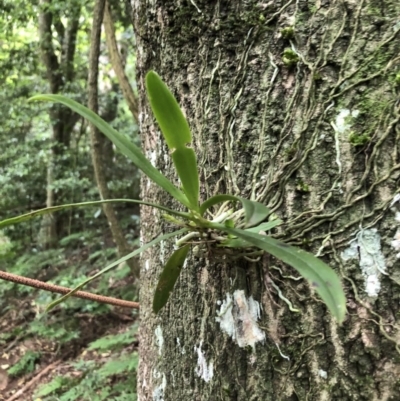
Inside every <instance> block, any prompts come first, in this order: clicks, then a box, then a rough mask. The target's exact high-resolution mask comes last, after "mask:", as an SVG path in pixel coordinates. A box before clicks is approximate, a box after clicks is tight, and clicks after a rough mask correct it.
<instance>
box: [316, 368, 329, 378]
mask: <svg viewBox="0 0 400 401" xmlns="http://www.w3.org/2000/svg"><path fill="white" fill-rule="evenodd" d="M318 375H319V376H320V377H322V378H323V379H327V378H328V372H326V371H325V370H323V369H319V370H318Z"/></svg>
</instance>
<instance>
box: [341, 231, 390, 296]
mask: <svg viewBox="0 0 400 401" xmlns="http://www.w3.org/2000/svg"><path fill="white" fill-rule="evenodd" d="M341 257H342V259H343V260H349V259H358V260H359V264H360V269H361V271H362V273H363V276H364V278H365V292H366V293H367V294H368V296H370V297H377V296H378V294H379V291H380V289H381V283H380V281H379V277H380V275H381V274H386V263H385V257H384V256H383V253H382V251H381V236H380V235H379V234H378V232H377V230H376V229H375V228H373V229H368V230H363V229H361V230H360V231H359V232H358V233H357V235H356V239H355V240H353V241H352V242H351V244H350V246H349V247H348V248H347V249H345V250H344V251H343V252H342V254H341Z"/></svg>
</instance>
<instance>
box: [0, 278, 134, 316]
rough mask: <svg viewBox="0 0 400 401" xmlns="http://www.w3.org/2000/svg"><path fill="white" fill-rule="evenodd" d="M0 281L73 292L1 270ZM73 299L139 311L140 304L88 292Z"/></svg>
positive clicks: (80, 293) (78, 293)
mask: <svg viewBox="0 0 400 401" xmlns="http://www.w3.org/2000/svg"><path fill="white" fill-rule="evenodd" d="M0 279H3V280H6V281H12V282H13V283H17V284H23V285H27V286H28V287H34V288H39V289H40V290H45V291H50V292H55V293H57V294H63V295H65V294H68V293H69V292H71V291H72V290H71V289H70V288H67V287H61V286H60V285H55V284H50V283H45V282H43V281H39V280H35V279H32V278H27V277H23V276H18V275H17V274H13V273H8V272H4V271H2V270H0ZM72 296H73V297H77V298H83V299H89V300H90V301H96V302H100V303H103V304H109V305H115V306H122V307H124V308H131V309H139V303H138V302H132V301H124V300H122V299H118V298H112V297H106V296H104V295H97V294H92V293H90V292H86V291H76V292H75V293H73V294H72Z"/></svg>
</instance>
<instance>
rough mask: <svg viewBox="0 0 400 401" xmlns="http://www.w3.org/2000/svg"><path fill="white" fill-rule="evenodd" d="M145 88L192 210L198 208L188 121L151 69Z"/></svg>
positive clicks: (194, 163) (197, 192) (197, 177)
mask: <svg viewBox="0 0 400 401" xmlns="http://www.w3.org/2000/svg"><path fill="white" fill-rule="evenodd" d="M146 90H147V95H148V98H149V102H150V106H151V109H152V110H153V113H154V116H155V118H156V120H157V123H158V125H159V126H160V129H161V132H162V134H163V136H164V139H165V141H166V142H167V145H168V148H169V149H170V151H171V156H172V160H173V162H174V165H175V168H176V172H177V174H178V177H179V179H180V180H181V183H182V187H183V191H184V192H185V194H186V196H187V198H188V199H189V201H190V204H191V208H192V210H198V208H199V206H198V202H199V200H198V199H199V175H198V172H197V161H196V154H195V153H194V151H193V149H191V148H189V147H187V145H188V144H190V143H191V142H192V134H191V132H190V128H189V124H188V122H187V120H186V118H185V116H184V115H183V113H182V110H181V109H180V107H179V104H178V102H177V101H176V99H175V97H174V95H173V94H172V93H171V91H170V90H169V89H168V87H167V85H166V84H165V83H164V82H163V81H162V79H161V78H160V77H159V75H158V74H157V73H155V72H154V71H149V72H148V73H147V75H146Z"/></svg>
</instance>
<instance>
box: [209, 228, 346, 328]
mask: <svg viewBox="0 0 400 401" xmlns="http://www.w3.org/2000/svg"><path fill="white" fill-rule="evenodd" d="M213 226H214V227H215V228H218V229H220V230H221V231H224V232H226V233H228V234H232V235H235V236H237V237H238V238H241V239H243V240H245V241H247V242H248V243H250V244H252V245H254V246H256V247H257V248H259V249H262V250H264V251H265V252H268V253H269V254H271V255H272V256H275V257H276V258H277V259H280V260H281V261H282V262H284V263H287V264H288V265H290V266H292V267H293V268H295V269H296V270H297V271H298V272H299V273H300V274H301V275H302V276H303V277H304V278H305V279H307V280H308V281H309V282H310V284H311V287H312V288H313V289H314V290H315V291H316V292H317V293H318V294H319V296H320V297H321V298H322V300H323V301H324V302H325V304H326V306H327V307H328V309H329V310H330V312H331V313H332V315H333V316H334V317H335V318H336V319H337V321H338V322H339V323H342V322H343V320H344V318H345V315H346V297H345V295H344V292H343V288H342V285H341V282H340V280H339V277H338V276H337V275H336V273H335V272H334V271H333V270H332V269H331V268H330V267H329V266H328V265H326V264H325V263H324V262H323V261H322V260H320V259H318V258H316V257H315V256H314V255H312V254H310V253H308V252H305V251H303V250H301V249H298V248H295V247H292V246H290V245H287V244H285V243H284V242H280V241H277V240H276V239H274V238H271V237H268V236H266V235H260V234H257V233H252V232H249V231H245V230H239V229H235V228H229V227H226V226H224V225H223V224H216V223H214V224H213Z"/></svg>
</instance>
